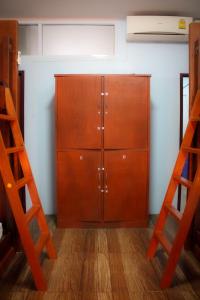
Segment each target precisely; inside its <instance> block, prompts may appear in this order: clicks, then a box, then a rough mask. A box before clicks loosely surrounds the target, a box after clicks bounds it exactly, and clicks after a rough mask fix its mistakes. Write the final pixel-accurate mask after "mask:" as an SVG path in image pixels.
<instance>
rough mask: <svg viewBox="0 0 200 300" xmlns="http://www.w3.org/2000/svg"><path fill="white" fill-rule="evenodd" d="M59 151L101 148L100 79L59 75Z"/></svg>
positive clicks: (57, 77) (57, 89) (57, 90)
mask: <svg viewBox="0 0 200 300" xmlns="http://www.w3.org/2000/svg"><path fill="white" fill-rule="evenodd" d="M56 98H57V149H58V150H64V149H67V148H86V149H96V148H101V141H102V130H101V129H102V117H101V102H102V100H101V77H100V76H87V75H69V76H68V75H67V76H56Z"/></svg>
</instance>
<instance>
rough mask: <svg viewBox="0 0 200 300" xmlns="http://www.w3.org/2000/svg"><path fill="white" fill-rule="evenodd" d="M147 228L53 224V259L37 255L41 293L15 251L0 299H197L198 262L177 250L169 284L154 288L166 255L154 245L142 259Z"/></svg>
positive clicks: (0, 285) (199, 294) (199, 296)
mask: <svg viewBox="0 0 200 300" xmlns="http://www.w3.org/2000/svg"><path fill="white" fill-rule="evenodd" d="M51 226H53V227H55V226H54V224H53V225H52V224H51ZM151 232H152V229H54V241H55V244H56V248H57V250H58V259H57V260H55V261H50V260H48V259H46V257H45V258H44V259H43V269H44V273H45V276H46V278H47V281H48V290H47V292H45V293H43V292H38V291H36V290H34V285H33V281H32V277H31V274H30V271H29V268H28V267H27V265H26V260H25V258H24V256H23V255H22V254H21V253H19V254H18V255H17V256H16V259H15V262H13V264H12V265H11V266H10V267H9V269H8V270H7V272H6V273H5V274H4V276H3V278H2V279H1V281H0V300H7V299H12V300H13V299H14V300H25V299H26V300H41V299H45V300H80V299H82V300H140V299H145V300H151V299H170V300H171V299H172V300H173V299H175V300H179V299H180V300H183V299H185V300H189V299H200V264H199V262H197V261H196V260H195V259H194V258H193V257H192V255H190V254H185V253H183V255H182V258H181V261H180V264H179V266H178V267H177V272H176V274H175V277H174V281H173V286H172V287H171V288H170V289H167V290H164V291H162V290H160V288H159V280H160V277H161V274H162V271H163V268H164V265H165V262H166V255H165V254H164V252H163V251H162V250H161V249H160V250H158V252H157V256H156V257H155V258H154V259H153V260H152V261H148V260H147V259H146V257H145V253H146V249H147V246H148V242H149V238H150V235H151ZM186 275H187V278H186Z"/></svg>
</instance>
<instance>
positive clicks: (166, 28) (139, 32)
mask: <svg viewBox="0 0 200 300" xmlns="http://www.w3.org/2000/svg"><path fill="white" fill-rule="evenodd" d="M192 21H193V19H192V18H190V17H175V16H128V17H127V40H128V41H130V42H168V43H170V42H174V43H184V42H187V40H188V33H189V24H190V23H192Z"/></svg>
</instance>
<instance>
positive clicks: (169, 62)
mask: <svg viewBox="0 0 200 300" xmlns="http://www.w3.org/2000/svg"><path fill="white" fill-rule="evenodd" d="M116 25H117V26H116V27H117V32H116V50H117V53H116V57H115V58H113V59H107V60H106V59H89V58H88V59H87V58H82V59H81V58H80V59H75V58H67V59H64V58H59V59H58V58H51V59H47V58H42V57H25V56H23V57H22V64H21V69H22V70H25V142H26V145H27V150H28V153H29V156H30V160H31V163H32V168H33V172H34V175H35V178H36V183H37V185H38V190H39V193H40V196H41V199H42V203H43V206H44V209H45V212H46V213H47V214H50V213H53V212H55V167H54V166H55V159H54V157H55V141H54V74H55V73H150V74H152V78H151V172H150V213H158V211H159V209H160V206H161V203H162V200H163V196H164V193H165V190H166V185H167V183H168V180H169V176H170V174H171V171H172V166H173V163H174V161H175V158H176V155H177V151H178V140H179V74H180V73H186V72H188V46H187V45H185V44H134V43H127V42H126V28H125V21H118V22H117V23H116Z"/></svg>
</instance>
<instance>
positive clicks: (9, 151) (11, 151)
mask: <svg viewBox="0 0 200 300" xmlns="http://www.w3.org/2000/svg"><path fill="white" fill-rule="evenodd" d="M20 151H24V147H23V146H20V147H10V148H7V149H6V152H7V154H11V153H16V152H20Z"/></svg>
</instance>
